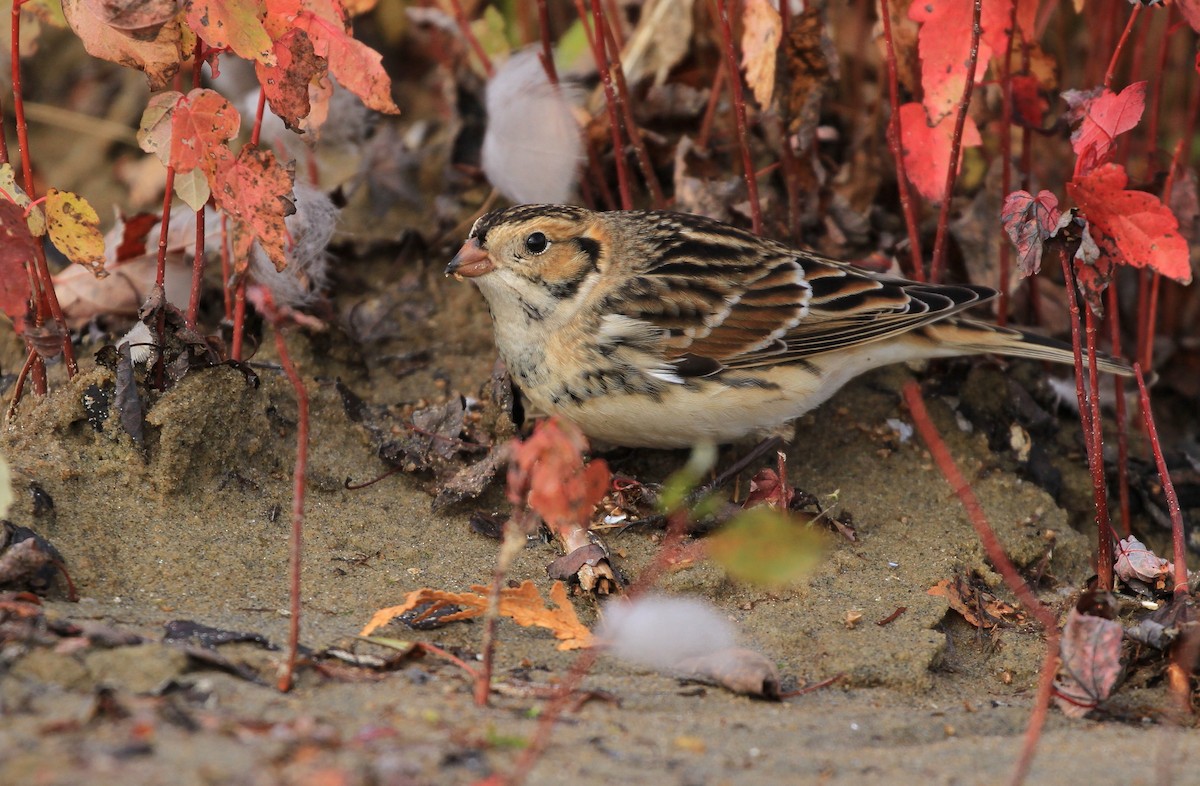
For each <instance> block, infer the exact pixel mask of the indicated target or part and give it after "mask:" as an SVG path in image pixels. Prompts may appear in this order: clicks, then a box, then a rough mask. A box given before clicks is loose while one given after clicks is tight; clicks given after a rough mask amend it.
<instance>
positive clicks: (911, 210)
mask: <svg viewBox="0 0 1200 786" xmlns="http://www.w3.org/2000/svg"><path fill="white" fill-rule="evenodd" d="M879 8H880V11H879V12H880V15H881V16H882V17H883V38H884V41H885V42H886V43H887V72H888V100H889V101H890V103H891V109H892V114H891V117H889V118H888V128H887V140H888V150H890V151H891V154H892V161H893V162H895V164H896V190H897V191H898V192H899V194H900V207H901V209H902V210H903V211H904V225H905V227H906V228H907V229H908V248H909V251H910V263H909V270H908V275H909V277H911V278H912V279H913V280H914V281H924V280H925V263H924V261H923V259H922V257H921V230H920V228H919V226H918V225H917V213H916V205H914V204H913V196H912V190H911V189H910V188H909V182H908V172H907V171H906V170H905V166H904V152H903V150H901V146H900V77H899V75H898V74H897V71H896V46H895V44H894V43H893V40H892V13H891V10H890V8H889V7H888V0H879ZM1005 127H1006V128H1007V126H1005ZM1001 241H1002V242H1001V244H1000V246H1001V248H1007V247H1008V242H1007V239H1006V238H1001Z"/></svg>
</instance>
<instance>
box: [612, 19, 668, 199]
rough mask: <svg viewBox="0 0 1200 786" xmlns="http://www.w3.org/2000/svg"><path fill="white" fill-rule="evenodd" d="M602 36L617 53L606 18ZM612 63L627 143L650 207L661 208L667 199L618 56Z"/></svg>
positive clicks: (615, 42) (617, 47) (619, 49)
mask: <svg viewBox="0 0 1200 786" xmlns="http://www.w3.org/2000/svg"><path fill="white" fill-rule="evenodd" d="M604 36H605V38H606V39H607V41H608V46H609V51H611V52H618V53H619V52H620V51H621V47H620V46H618V44H617V40H616V38H614V37H613V31H612V26H611V25H609V24H608V21H607V20H604ZM612 65H613V75H614V76H616V78H617V104H618V105H619V106H620V107H621V114H622V115H623V116H624V117H625V134H626V135H627V136H628V137H629V143H630V144H632V145H633V152H634V154H635V155H636V157H637V161H638V167H639V168H640V169H641V170H642V179H643V180H645V181H646V188H648V189H649V190H650V202H651V207H653V208H654V209H655V210H661V209H662V208H664V207H666V206H667V200H666V197H664V196H663V189H662V184H661V183H659V182H658V175H657V174H656V173H655V172H654V163H653V162H652V161H651V160H650V151H649V150H647V149H646V140H645V139H644V138H643V137H642V130H641V129H640V128H638V124H637V120H636V119H635V118H634V116H633V106H632V105H631V103H630V93H629V85H628V84H627V83H626V82H625V69H624V68H623V67H622V66H621V59H620V57H617V58H616V59H614V60H613V62H612Z"/></svg>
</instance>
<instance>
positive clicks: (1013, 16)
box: [996, 0, 1036, 327]
mask: <svg viewBox="0 0 1200 786" xmlns="http://www.w3.org/2000/svg"><path fill="white" fill-rule="evenodd" d="M1026 2H1036V0H1026ZM1020 5H1021V0H1013V3H1012V10H1011V11H1010V12H1009V15H1008V34H1007V35H1006V36H1005V39H1004V59H1003V60H1002V61H1001V63H1002V65H1001V67H1000V89H1001V92H1002V94H1003V95H1002V97H1001V100H1000V195H1001V198H1003V199H1007V198H1008V195H1009V194H1010V193H1012V49H1013V34H1014V33H1015V32H1016V28H1017V10H1018V7H1019V6H1020ZM998 240H999V241H1000V275H999V279H1000V280H999V282H998V283H997V286H996V288H997V289H999V290H1000V299H999V301H998V302H997V304H996V324H998V325H1000V327H1004V326H1005V325H1007V324H1008V296H1009V292H1008V279H1009V270H1010V269H1011V265H1012V258H1011V253H1012V252H1011V246H1010V245H1009V241H1008V238H1006V237H1004V235H1003V234H1001V235H1000V236H999V238H998Z"/></svg>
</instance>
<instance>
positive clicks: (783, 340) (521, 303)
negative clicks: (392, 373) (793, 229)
mask: <svg viewBox="0 0 1200 786" xmlns="http://www.w3.org/2000/svg"><path fill="white" fill-rule="evenodd" d="M446 273H447V275H450V274H453V275H455V276H456V277H459V278H460V279H461V278H470V279H472V280H473V281H474V282H475V284H476V285H477V286H478V287H479V290H480V292H482V293H483V296H484V298H485V299H486V300H487V303H488V307H489V309H490V310H491V314H492V322H493V323H494V327H495V331H496V346H497V347H498V349H499V351H500V356H501V357H502V358H503V359H504V362H505V363H506V364H507V365H508V369H509V371H510V372H511V374H512V375H513V377H514V379H515V380H516V381H517V383H518V384H519V385H520V387H521V389H522V390H523V391H524V392H525V394H526V395H527V396H528V397H529V399H530V400H531V401H532V402H533V403H534V404H535V405H536V406H537V407H538V408H540V409H541V410H543V411H545V412H546V413H548V414H557V415H560V416H562V417H564V418H566V419H567V420H570V421H572V422H574V423H576V424H577V425H578V426H579V427H580V428H581V429H582V430H583V432H584V433H585V434H587V435H588V436H589V437H591V438H593V439H598V440H603V441H605V442H608V443H612V444H616V445H628V446H644V447H660V448H679V447H688V446H691V445H693V444H695V443H697V442H700V441H712V442H717V443H721V442H730V441H733V440H737V439H740V438H743V437H746V436H754V435H763V434H770V433H776V432H777V431H778V430H779V428H780V427H781V426H783V425H784V424H786V423H787V422H788V421H790V420H792V419H793V418H796V417H798V416H799V415H802V414H804V413H805V412H807V411H808V410H810V409H812V408H813V407H815V406H817V405H818V404H820V403H822V402H823V401H825V400H826V399H828V398H829V397H830V396H831V395H833V393H834V392H835V391H837V389H838V388H840V387H841V386H842V385H844V384H845V383H846V382H847V381H848V380H850V379H852V378H853V377H855V376H857V375H859V374H861V373H863V372H864V371H868V370H870V369H873V368H876V367H878V366H883V365H887V364H889V363H899V362H902V361H906V360H917V359H921V358H938V357H950V356H954V355H970V354H976V353H983V352H991V353H995V354H998V355H1014V356H1017V357H1025V358H1033V359H1037V360H1050V361H1054V362H1057V363H1072V362H1073V357H1072V352H1071V348H1070V346H1068V345H1066V344H1062V343H1060V342H1058V341H1054V340H1051V339H1047V338H1043V337H1041V336H1037V335H1034V334H1031V333H1026V332H1022V331H1020V330H1013V329H1008V328H1000V327H996V326H995V325H989V324H987V323H984V322H976V321H973V320H969V319H965V318H963V317H961V316H958V314H959V312H961V311H963V310H964V309H966V308H969V307H971V306H974V305H976V304H979V303H983V302H985V301H987V300H990V299H991V298H992V297H994V296H995V295H996V292H995V291H994V290H992V289H989V288H987V287H982V286H976V285H972V284H964V285H959V286H954V285H937V284H922V283H919V282H916V281H908V280H906V279H902V278H896V277H892V276H884V275H878V274H875V273H870V272H867V271H864V270H860V269H857V268H854V267H852V266H850V265H847V264H845V263H842V262H836V261H833V260H830V259H825V258H822V257H819V256H817V255H815V254H813V253H811V252H808V251H801V250H798V249H794V248H790V247H788V246H785V245H783V244H781V243H777V242H775V241H772V240H767V239H764V238H761V237H757V236H756V235H753V234H750V233H749V232H745V231H743V230H741V229H737V228H735V227H732V226H728V225H726V224H722V223H720V222H718V221H713V220H711V219H707V218H702V217H700V216H693V215H684V214H679V213H666V212H657V211H618V212H608V213H602V212H595V211H591V210H585V209H584V208H580V207H572V206H568V205H518V206H516V207H510V208H506V209H503V210H495V211H492V212H491V213H488V214H486V215H484V216H483V217H481V218H480V219H479V220H478V221H476V222H475V226H474V227H473V228H472V229H471V233H470V235H469V236H468V238H467V241H466V243H465V244H464V245H463V247H462V249H461V250H460V251H459V252H458V254H457V255H456V256H455V257H454V259H453V260H452V261H451V262H450V264H449V265H448V266H447V267H446ZM1099 367H1100V368H1101V369H1103V370H1104V371H1108V372H1113V373H1117V374H1126V375H1127V374H1129V373H1130V368H1129V366H1127V365H1126V364H1124V363H1122V362H1121V361H1118V360H1114V359H1111V358H1107V357H1101V358H1100V359H1099Z"/></svg>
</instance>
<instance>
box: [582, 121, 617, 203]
mask: <svg viewBox="0 0 1200 786" xmlns="http://www.w3.org/2000/svg"><path fill="white" fill-rule="evenodd" d="M583 147H584V150H586V151H587V160H588V161H587V163H588V174H590V175H591V177H590V178H584V179H583V180H582V181H581V182H580V185H583V186H586V185H587V184H588V183H591V184H592V185H594V186H596V188H597V190H599V192H600V199H601V200H602V201H603V202H604V209H605V210H616V209H617V199H616V197H615V196H613V192H612V189H611V188H609V186H608V180H607V179H606V178H605V177H604V170H603V169H602V168H601V166H600V155H599V154H598V153H597V152H596V146H595V144H594V143H593V142H592V138H591V136H590V135H589V134H584V139H583Z"/></svg>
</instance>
